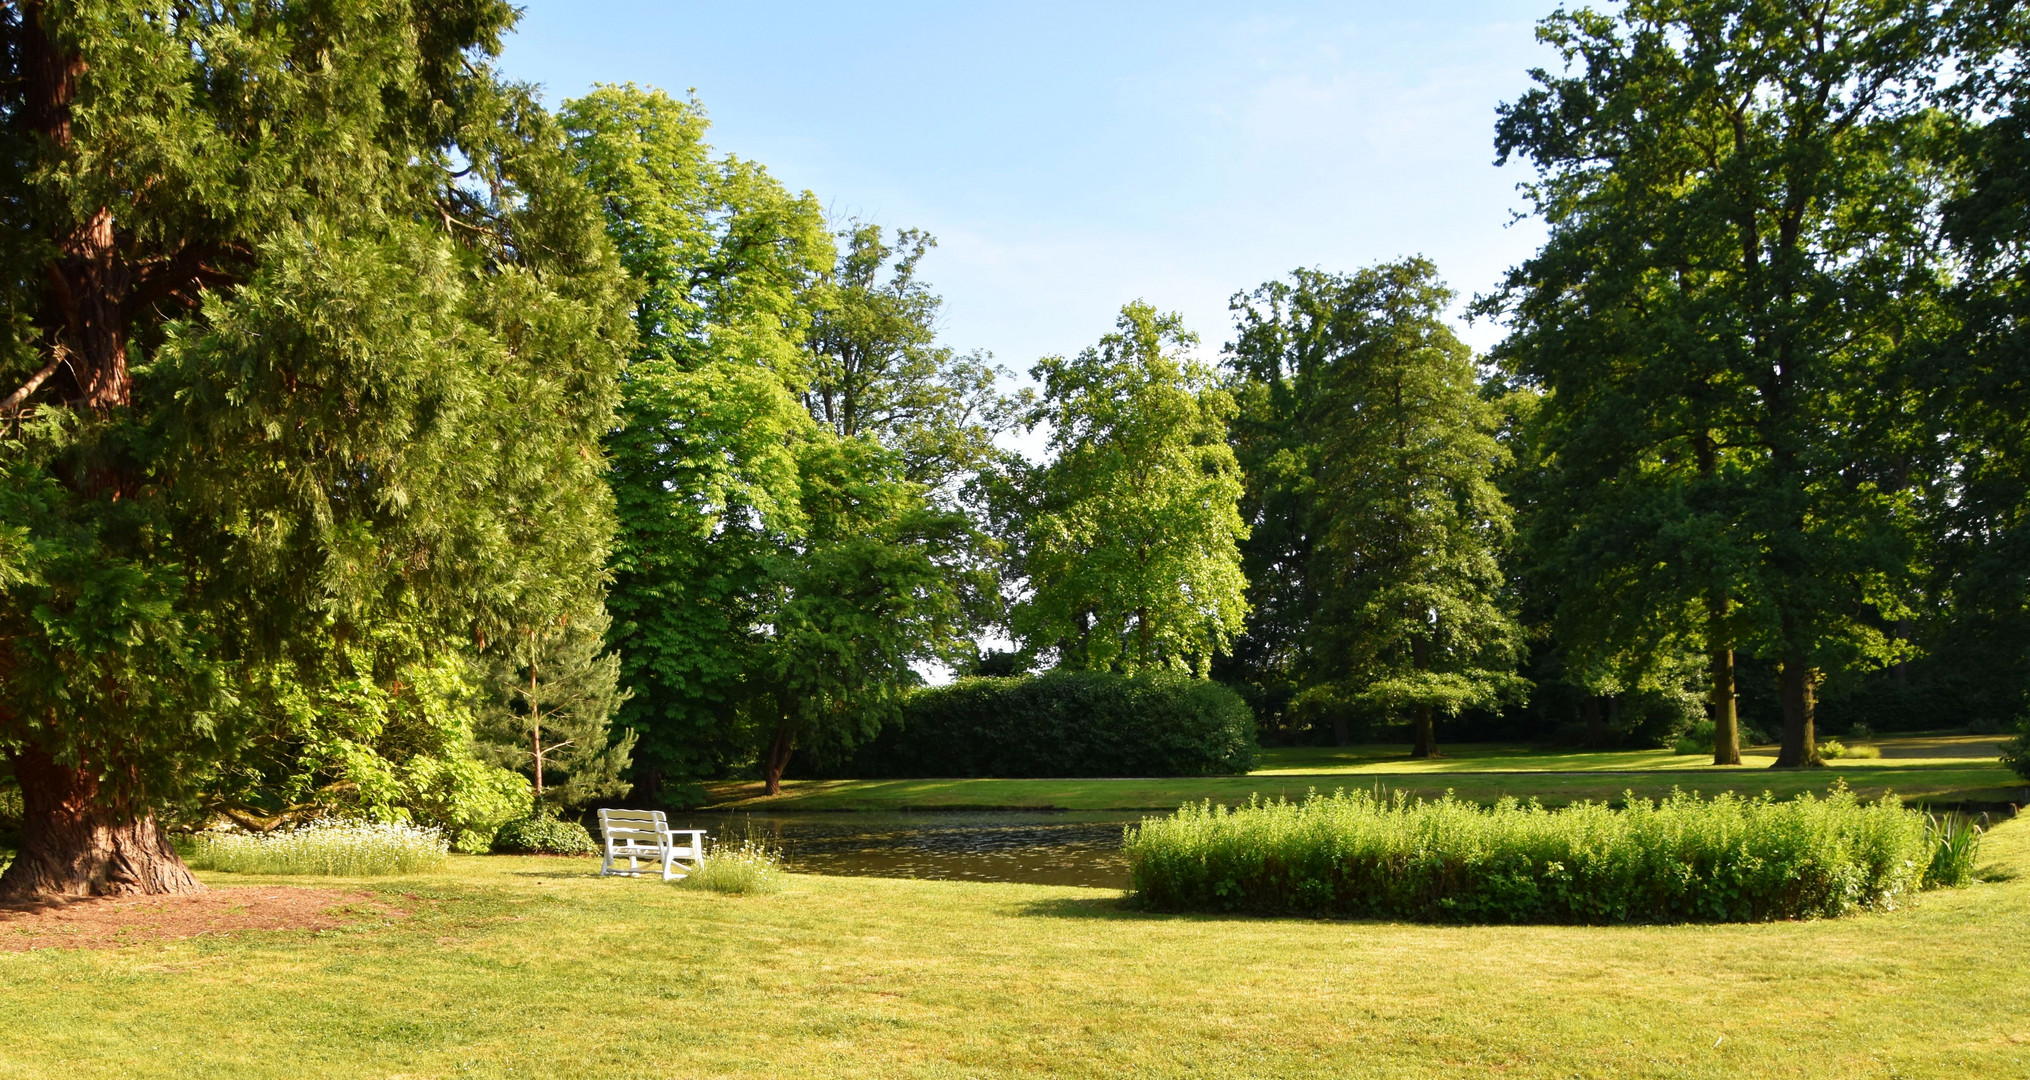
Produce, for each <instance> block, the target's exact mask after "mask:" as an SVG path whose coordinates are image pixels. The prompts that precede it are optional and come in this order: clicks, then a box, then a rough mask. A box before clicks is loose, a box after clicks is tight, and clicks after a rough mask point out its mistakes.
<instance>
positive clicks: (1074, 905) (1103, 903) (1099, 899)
mask: <svg viewBox="0 0 2030 1080" xmlns="http://www.w3.org/2000/svg"><path fill="white" fill-rule="evenodd" d="M1014 912H1015V914H1017V915H1020V916H1023V917H1025V918H1044V919H1146V918H1164V917H1166V916H1163V915H1160V914H1158V913H1157V912H1152V911H1145V910H1143V909H1141V908H1138V907H1135V906H1133V905H1132V904H1130V903H1129V902H1128V899H1127V898H1126V897H1123V896H1066V897H1057V898H1053V899H1050V900H1032V901H1030V902H1028V903H1026V904H1017V905H1016V906H1015V909H1014Z"/></svg>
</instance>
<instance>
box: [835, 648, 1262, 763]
mask: <svg viewBox="0 0 2030 1080" xmlns="http://www.w3.org/2000/svg"><path fill="white" fill-rule="evenodd" d="M1254 763H1255V717H1254V713H1253V712H1252V711H1250V710H1249V709H1248V706H1247V702H1246V701H1244V700H1243V699H1242V698H1241V696H1240V695H1239V694H1237V693H1235V692H1234V691H1233V690H1232V689H1230V688H1228V687H1226V686H1222V685H1220V684H1219V683H1215V682H1210V681H1207V680H1205V679H1193V678H1190V677H1188V676H1185V675H1182V674H1174V673H1169V672H1161V673H1152V674H1145V675H1134V676H1127V675H1112V674H1107V673H1103V672H1089V671H1054V672H1051V673H1049V674H1046V675H1038V676H1021V677H1016V678H1006V679H1001V678H972V679H961V680H959V681H958V682H955V683H953V684H951V685H949V686H938V687H929V688H926V689H922V690H918V691H916V692H915V693H913V694H911V695H910V696H909V700H908V701H907V702H905V703H904V705H903V709H902V715H901V718H900V720H899V721H898V722H897V723H896V724H895V725H894V726H893V727H890V728H889V729H887V730H884V731H883V732H882V733H881V734H880V735H879V736H877V737H876V738H875V739H874V740H873V741H872V742H870V743H869V744H868V745H866V746H865V747H863V748H862V749H861V750H860V751H859V752H858V753H857V754H855V755H854V756H853V757H852V758H850V759H849V760H847V761H845V762H843V763H840V764H838V765H835V766H833V767H831V768H828V769H825V770H824V773H825V774H826V775H832V776H851V777H856V778H861V779H880V778H900V777H926V776H932V777H946V776H954V777H956V776H999V777H1022V776H1032V777H1033V776H1050V777H1065V776H1217V775H1223V774H1232V773H1244V772H1247V771H1248V770H1249V769H1251V768H1253V767H1254Z"/></svg>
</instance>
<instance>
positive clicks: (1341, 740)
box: [1332, 713, 1353, 746]
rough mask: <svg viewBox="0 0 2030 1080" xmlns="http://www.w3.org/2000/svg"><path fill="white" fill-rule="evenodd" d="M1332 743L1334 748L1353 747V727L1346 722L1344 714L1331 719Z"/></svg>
mask: <svg viewBox="0 0 2030 1080" xmlns="http://www.w3.org/2000/svg"><path fill="white" fill-rule="evenodd" d="M1332 743H1333V745H1334V746H1352V745H1353V727H1352V725H1350V724H1348V723H1347V722H1346V714H1344V713H1341V714H1339V715H1338V716H1335V717H1333V718H1332Z"/></svg>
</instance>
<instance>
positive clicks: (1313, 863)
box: [1127, 790, 1935, 923]
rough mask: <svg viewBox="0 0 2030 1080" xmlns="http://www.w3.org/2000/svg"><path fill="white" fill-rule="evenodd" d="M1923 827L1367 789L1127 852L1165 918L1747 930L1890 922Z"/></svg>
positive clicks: (1139, 842) (1164, 831)
mask: <svg viewBox="0 0 2030 1080" xmlns="http://www.w3.org/2000/svg"><path fill="white" fill-rule="evenodd" d="M1934 847H1935V845H1934V842H1933V838H1932V836H1931V834H1930V833H1929V832H1928V831H1927V826H1926V821H1925V818H1924V816H1923V815H1921V814H1918V813H1916V812H1914V811H1910V810H1905V809H1904V808H1903V807H1902V805H1901V804H1900V803H1898V802H1897V801H1896V800H1894V799H1889V798H1885V799H1883V800H1882V801H1880V802H1875V803H1863V802H1861V801H1859V800H1857V799H1856V798H1855V797H1854V796H1853V795H1852V794H1851V793H1849V792H1846V791H1844V790H1840V791H1835V792H1834V793H1833V794H1832V795H1831V796H1829V797H1827V798H1825V799H1822V800H1821V799H1815V798H1812V797H1811V796H1809V795H1806V796H1803V797H1800V798H1798V799H1794V800H1791V801H1787V802H1776V801H1773V800H1771V799H1769V798H1767V797H1764V798H1760V799H1743V798H1739V797H1737V796H1734V795H1722V796H1720V797H1718V798H1714V799H1701V798H1699V797H1697V796H1693V795H1683V794H1679V795H1674V796H1672V797H1671V798H1668V799H1665V800H1663V801H1662V802H1651V801H1649V800H1645V799H1631V800H1629V802H1628V805H1627V807H1626V809H1622V810H1613V809H1609V808H1608V807H1607V806H1605V805H1603V804H1599V803H1581V804H1578V805H1575V806H1570V807H1566V808H1563V809H1560V810H1545V809H1543V808H1541V807H1538V806H1536V805H1534V804H1530V805H1524V804H1519V803H1517V802H1515V801H1514V800H1504V801H1503V802H1501V803H1499V804H1497V805H1495V806H1493V807H1491V808H1481V807H1478V806H1474V805H1472V804H1469V803H1462V802H1458V801H1456V800H1454V799H1452V798H1451V797H1449V796H1448V797H1446V798H1444V799H1440V800H1438V801H1436V802H1425V801H1423V800H1421V799H1420V800H1417V801H1415V802H1411V801H1409V800H1407V799H1405V798H1404V797H1403V796H1402V795H1401V794H1400V793H1398V794H1397V796H1396V797H1395V798H1393V799H1390V798H1383V797H1381V796H1379V795H1378V794H1369V793H1367V792H1362V791H1356V792H1351V793H1349V792H1345V791H1340V792H1336V793H1334V794H1332V795H1330V796H1322V795H1316V794H1314V795H1313V796H1312V797H1311V798H1309V799H1306V800H1305V801H1304V802H1301V803H1289V802H1281V801H1278V802H1259V801H1256V802H1251V803H1250V804H1249V805H1247V806H1245V807H1240V808H1235V809H1229V808H1227V807H1222V806H1214V805H1212V804H1210V803H1208V804H1204V805H1200V806H1190V805H1187V806H1185V807H1183V808H1182V809H1180V810H1179V811H1178V812H1177V813H1176V814H1175V815H1173V816H1171V817H1169V818H1150V819H1146V820H1145V821H1144V822H1143V823H1142V825H1141V826H1140V827H1139V828H1135V829H1131V830H1130V831H1129V834H1128V838H1127V851H1128V860H1129V866H1130V868H1131V872H1132V874H1133V878H1134V886H1133V895H1134V896H1135V898H1136V899H1137V900H1138V901H1139V902H1140V903H1142V904H1144V905H1146V906H1148V907H1151V908H1154V909H1157V910H1164V911H1246V912H1253V913H1259V914H1290V915H1330V916H1337V917H1342V918H1395V919H1420V920H1433V921H1443V922H1486V923H1516V922H1559V923H1626V922H1753V921H1760V920H1766V919H1799V918H1817V917H1824V916H1834V915H1845V914H1848V913H1850V912H1854V911H1860V910H1866V909H1879V908H1888V907H1893V906H1895V905H1896V904H1897V903H1899V902H1901V901H1902V900H1903V899H1904V898H1906V897H1907V896H1909V895H1910V894H1911V893H1914V892H1916V891H1917V890H1918V889H1919V888H1921V887H1922V886H1923V885H1924V884H1925V883H1926V882H1925V877H1926V873H1927V867H1929V866H1930V865H1931V860H1932V856H1933V852H1934Z"/></svg>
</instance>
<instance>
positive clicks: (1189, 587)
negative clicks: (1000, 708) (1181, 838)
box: [1012, 303, 1247, 675]
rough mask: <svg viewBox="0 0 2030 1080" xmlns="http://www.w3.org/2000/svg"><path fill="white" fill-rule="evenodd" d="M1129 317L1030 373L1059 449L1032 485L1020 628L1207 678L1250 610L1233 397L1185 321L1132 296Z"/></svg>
mask: <svg viewBox="0 0 2030 1080" xmlns="http://www.w3.org/2000/svg"><path fill="white" fill-rule="evenodd" d="M1116 325H1117V329H1116V331H1115V332H1114V333H1111V334H1108V335H1106V336H1104V337H1102V338H1101V339H1100V341H1099V343H1098V344H1097V345H1095V346H1093V347H1092V348H1090V349H1086V350H1085V351H1083V352H1081V353H1079V354H1078V355H1077V356H1076V357H1072V358H1070V359H1066V358H1064V357H1056V356H1053V357H1046V358H1045V359H1043V360H1042V361H1040V362H1039V363H1038V364H1037V365H1036V367H1035V368H1034V370H1033V371H1032V372H1031V374H1032V376H1033V377H1034V378H1036V379H1037V380H1038V381H1040V382H1041V383H1042V384H1043V393H1042V400H1041V402H1040V404H1039V405H1038V406H1037V407H1036V408H1035V409H1034V410H1033V411H1032V412H1031V413H1030V417H1029V420H1030V423H1031V424H1032V425H1035V424H1042V423H1047V424H1049V425H1050V444H1049V445H1050V450H1051V453H1052V455H1053V456H1052V460H1051V461H1050V462H1049V464H1047V465H1045V466H1043V467H1042V468H1041V469H1039V470H1036V471H1035V472H1033V473H1032V474H1031V475H1029V476H1028V477H1027V478H1026V480H1025V485H1024V487H1025V492H1024V497H1025V503H1024V505H1023V507H1022V509H1021V511H1020V513H1019V529H1020V533H1021V540H1020V545H1021V553H1020V557H1021V567H1022V571H1023V573H1024V574H1025V575H1026V577H1027V588H1028V595H1027V596H1026V597H1025V598H1024V599H1023V600H1022V602H1021V603H1019V604H1018V605H1017V606H1016V608H1015V611H1014V613H1013V616H1012V618H1013V624H1014V628H1015V630H1016V632H1017V634H1018V635H1019V636H1020V638H1021V639H1022V640H1023V641H1024V642H1025V643H1026V645H1027V647H1028V648H1029V650H1030V651H1031V652H1032V653H1035V652H1041V651H1043V650H1046V649H1055V650H1057V656H1058V663H1059V665H1060V666H1063V667H1068V668H1073V669H1089V670H1100V671H1122V672H1134V671H1144V670H1149V669H1153V668H1173V669H1177V670H1183V671H1194V672H1196V673H1198V674H1200V675H1204V674H1206V672H1207V671H1208V670H1209V667H1210V665H1211V662H1212V658H1213V656H1214V655H1215V654H1217V653H1219V652H1223V651H1225V650H1226V649H1227V647H1228V646H1229V645H1230V644H1231V643H1232V641H1233V638H1234V635H1235V634H1237V633H1239V631H1240V629H1241V624H1242V620H1243V619H1245V618H1246V615H1247V600H1246V598H1245V595H1244V594H1245V590H1246V587H1247V583H1246V580H1245V579H1244V578H1243V577H1242V575H1241V566H1240V551H1239V548H1238V547H1237V545H1238V543H1239V542H1240V541H1241V540H1242V539H1243V538H1245V537H1246V536H1247V526H1246V524H1245V523H1243V522H1242V521H1241V518H1240V513H1239V510H1238V509H1237V505H1236V504H1237V502H1238V500H1239V498H1240V495H1241V482H1240V471H1239V469H1238V467H1237V466H1236V464H1235V462H1234V454H1233V449H1232V447H1230V446H1228V445H1227V439H1226V434H1227V433H1226V425H1227V422H1228V421H1229V420H1230V419H1231V418H1232V416H1233V399H1232V398H1231V397H1230V396H1229V395H1228V394H1227V392H1226V391H1225V390H1223V389H1221V388H1220V387H1219V386H1217V385H1216V384H1215V382H1214V380H1213V378H1212V374H1211V373H1210V372H1209V371H1208V370H1206V369H1205V367H1203V366H1202V365H1200V364H1199V363H1198V362H1197V361H1195V360H1193V359H1192V358H1191V357H1190V355H1189V350H1190V348H1191V347H1192V346H1193V345H1194V344H1195V343H1196V341H1197V339H1196V337H1195V336H1193V335H1191V334H1190V333H1188V332H1187V331H1185V329H1184V327H1183V323H1182V321H1181V320H1180V319H1179V317H1178V316H1176V315H1164V314H1159V313H1158V312H1157V311H1156V309H1154V308H1152V307H1150V306H1149V305H1147V304H1143V303H1133V304H1129V305H1127V306H1126V307H1124V308H1122V309H1121V316H1120V319H1119V321H1118V323H1117V324H1116Z"/></svg>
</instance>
